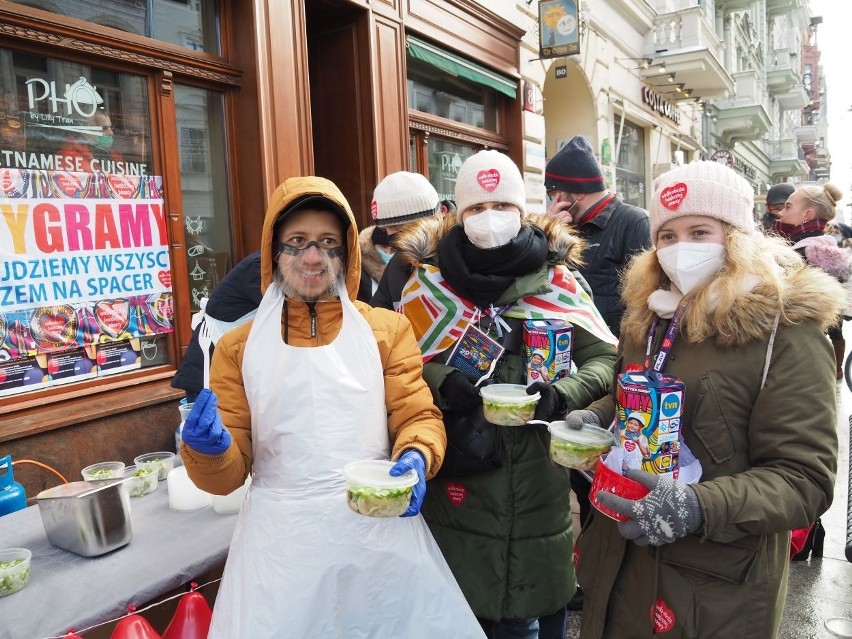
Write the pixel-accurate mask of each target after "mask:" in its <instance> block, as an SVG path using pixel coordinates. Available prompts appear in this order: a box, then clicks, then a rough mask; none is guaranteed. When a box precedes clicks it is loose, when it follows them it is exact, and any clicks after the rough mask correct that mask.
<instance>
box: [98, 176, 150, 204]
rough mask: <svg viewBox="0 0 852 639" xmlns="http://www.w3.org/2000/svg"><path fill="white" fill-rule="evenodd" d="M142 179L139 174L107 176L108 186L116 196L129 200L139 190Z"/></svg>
mask: <svg viewBox="0 0 852 639" xmlns="http://www.w3.org/2000/svg"><path fill="white" fill-rule="evenodd" d="M141 181H142V179H141V178H140V177H139V176H138V175H114V174H109V175H107V176H106V183H107V188H108V189H109V192H110V194H111V195H112V196H113V197H114V198H121V199H123V200H129V199H130V198H132V197H134V196H135V195H136V194H137V193H138V192H139V185H140V183H141Z"/></svg>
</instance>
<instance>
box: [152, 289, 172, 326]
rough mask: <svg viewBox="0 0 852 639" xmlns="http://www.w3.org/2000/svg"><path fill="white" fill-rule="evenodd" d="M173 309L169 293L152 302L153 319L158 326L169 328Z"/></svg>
mask: <svg viewBox="0 0 852 639" xmlns="http://www.w3.org/2000/svg"><path fill="white" fill-rule="evenodd" d="M174 314H175V309H174V302H173V301H172V296H171V294H169V293H165V294H163V295H160V296H159V297H158V298H157V299H156V300H155V301H154V319H155V320H157V323H158V324H159V325H160V326H166V327H168V326H171V322H172V317H174Z"/></svg>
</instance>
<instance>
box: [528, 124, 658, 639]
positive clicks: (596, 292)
mask: <svg viewBox="0 0 852 639" xmlns="http://www.w3.org/2000/svg"><path fill="white" fill-rule="evenodd" d="M544 186H545V188H546V189H547V195H548V197H549V198H550V199H551V203H550V207H549V208H548V210H547V215H548V216H549V217H554V218H556V219H559V220H561V221H563V222H565V223H566V224H571V225H573V226H574V227H575V228H576V229H577V231H579V234H580V235H581V236H582V237H583V238H584V239H585V240H586V242H587V243H586V248H585V250H584V251H583V261H584V262H585V266H581V267H580V268H579V271H580V273H581V274H582V275H583V277H585V278H586V281H587V282H588V283H589V286H590V287H591V289H592V293H593V296H594V302H595V306H596V307H597V309H598V310H599V311H600V313H601V315H602V316H603V318H604V321H605V322H606V323H607V325H608V326H609V329H610V330H611V331H612V332H613V333H614V334H615V335H616V336H617V335H618V334H619V328H620V325H621V316H622V315H623V314H624V305H623V304H622V303H621V296H620V293H619V278H620V275H621V271H622V270H623V269H624V267H625V265H626V264H627V262H628V260H629V259H630V258H631V257H633V255H635V254H636V253H640V252H642V251H643V250H645V249H647V248H650V247H651V235H650V230H649V229H650V227H649V223H648V213H647V211H645V210H643V209H640V208H638V207H635V206H631V205H629V204H624V203H623V202H622V201H621V200H619V199H618V198H617V197H616V196H615V194H614V193H610V192H609V190H608V189H607V188H606V182H605V181H604V176H603V170H602V169H601V165H600V163H599V162H598V160H597V158H596V157H595V153H594V150H593V149H592V146H591V145H590V144H589V141H588V140H587V139H586V138H585V137H583V136H582V135H578V136H575V137H573V138H571V139H570V140H569V141H568V143H567V144H566V145H565V146H563V147H562V148H561V149H559V151H558V152H557V153H556V155H554V156H553V157H552V158H551V159H550V161H549V162H548V163H547V166H546V167H545V172H544ZM570 479H571V489H572V490H573V491H574V493H575V494H576V496H577V502H578V503H579V505H580V521H581V523H582V525H583V526H585V524H586V522H587V520H588V517H589V513H590V512H591V504H590V503H589V488H590V487H591V484H590V483H589V481H588V480H587V479H586V478H585V477H583V475H582V474H580V472H579V471H576V470H572V471H570ZM580 585H581V586H582V584H580ZM568 607H569V609H571V610H579V609H580V608H581V607H582V590H581V589H580V588H578V589H577V594H576V595H575V596H574V599H572V600H571V603H569V604H568ZM548 621H549V620H547V619H542V620H541V623H542V627H545V626H546V625H547V624H548Z"/></svg>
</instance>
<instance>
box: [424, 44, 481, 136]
mask: <svg viewBox="0 0 852 639" xmlns="http://www.w3.org/2000/svg"><path fill="white" fill-rule="evenodd" d="M408 106H409V107H410V108H412V109H416V110H417V111H422V112H423V113H429V114H432V115H437V116H440V117H442V118H447V119H448V120H453V121H454V122H461V123H462V124H469V125H470V126H475V127H478V128H480V129H489V130H492V131H497V99H496V91H495V90H494V89H489V88H488V87H485V86H483V85H481V84H477V83H475V82H471V81H470V80H465V79H464V78H458V77H455V78H454V77H452V76H449V75H448V74H447V73H445V72H443V71H441V70H440V69H436V68H435V67H432V66H430V65H428V64H426V63H425V62H422V61H421V60H418V59H416V58H412V57H409V58H408Z"/></svg>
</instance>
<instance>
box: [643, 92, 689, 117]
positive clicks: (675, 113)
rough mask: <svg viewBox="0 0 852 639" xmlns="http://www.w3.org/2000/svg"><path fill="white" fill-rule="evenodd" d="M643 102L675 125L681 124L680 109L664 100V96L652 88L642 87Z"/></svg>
mask: <svg viewBox="0 0 852 639" xmlns="http://www.w3.org/2000/svg"><path fill="white" fill-rule="evenodd" d="M642 102H644V103H645V104H647V105H648V106H649V107H651V108H652V109H654V111H656V112H657V113H659V114H660V115H662V116H665V117H667V118H668V119H669V120H671V121H672V122H674V123H675V124H680V109H678V108H677V107H676V106H675V105H674V104H672V103H671V102H669V101H668V100H666V99H665V98H663V96H661V95H660V94H659V93H657V92H656V91H654V90H653V89H652V88H651V87H648V86H643V87H642Z"/></svg>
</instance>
